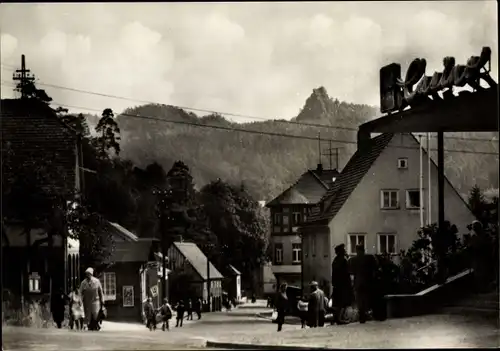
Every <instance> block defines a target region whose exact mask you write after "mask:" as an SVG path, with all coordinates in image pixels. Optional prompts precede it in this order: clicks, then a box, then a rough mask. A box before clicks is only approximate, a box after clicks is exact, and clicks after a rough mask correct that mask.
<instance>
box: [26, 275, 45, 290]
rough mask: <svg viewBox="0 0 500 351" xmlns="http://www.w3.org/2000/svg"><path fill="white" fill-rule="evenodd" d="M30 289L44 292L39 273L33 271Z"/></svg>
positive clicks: (29, 282)
mask: <svg viewBox="0 0 500 351" xmlns="http://www.w3.org/2000/svg"><path fill="white" fill-rule="evenodd" d="M28 289H29V292H30V293H40V292H42V278H41V277H40V276H39V275H38V273H31V274H30V275H29V278H28Z"/></svg>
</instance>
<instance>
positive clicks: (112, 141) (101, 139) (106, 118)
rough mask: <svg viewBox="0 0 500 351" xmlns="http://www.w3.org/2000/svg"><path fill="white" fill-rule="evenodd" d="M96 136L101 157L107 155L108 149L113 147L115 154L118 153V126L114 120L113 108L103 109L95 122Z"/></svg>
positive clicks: (117, 154)
mask: <svg viewBox="0 0 500 351" xmlns="http://www.w3.org/2000/svg"><path fill="white" fill-rule="evenodd" d="M95 129H96V132H97V134H98V136H97V138H96V140H95V141H96V145H97V149H98V150H99V152H100V156H101V157H107V156H108V152H109V150H111V149H113V150H114V153H115V155H116V156H119V154H120V128H119V127H118V123H117V122H116V121H115V118H114V114H113V110H111V109H110V108H106V109H104V111H103V112H102V117H101V119H100V120H99V123H97V126H96V128H95Z"/></svg>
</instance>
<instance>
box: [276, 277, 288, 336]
mask: <svg viewBox="0 0 500 351" xmlns="http://www.w3.org/2000/svg"><path fill="white" fill-rule="evenodd" d="M286 288H287V285H286V284H281V286H280V291H279V293H278V295H277V297H276V304H275V305H276V310H277V312H278V320H277V322H278V331H279V332H280V331H281V330H282V329H283V324H285V313H286V311H287V309H288V297H287V296H286Z"/></svg>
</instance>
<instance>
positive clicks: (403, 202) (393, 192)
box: [301, 133, 474, 292]
mask: <svg viewBox="0 0 500 351" xmlns="http://www.w3.org/2000/svg"><path fill="white" fill-rule="evenodd" d="M370 143H371V144H370V145H369V147H367V148H366V149H360V150H358V151H357V152H356V153H355V154H354V155H353V156H352V158H351V159H350V160H349V162H348V164H347V165H346V167H345V168H344V169H343V170H342V172H341V173H340V175H339V177H338V178H337V179H336V181H335V183H334V185H333V187H332V188H331V189H329V190H328V192H327V193H326V195H325V196H324V197H323V199H322V201H321V202H320V203H319V205H318V206H316V208H315V209H314V210H313V212H312V213H311V215H310V216H309V220H308V221H307V222H306V224H304V226H303V227H301V232H302V235H303V238H302V241H303V256H304V264H303V270H304V273H303V274H304V280H305V281H311V280H316V281H319V282H320V284H321V285H322V286H323V288H324V289H325V290H326V291H328V292H329V291H330V286H331V285H330V284H331V283H330V280H331V262H332V260H333V258H334V255H335V254H334V247H335V246H337V245H339V244H342V243H343V244H345V245H346V249H347V251H348V253H349V254H350V255H353V254H354V253H355V247H356V245H358V244H362V245H364V246H365V250H366V252H367V253H370V254H375V253H382V252H388V253H391V254H394V255H396V254H398V253H399V252H400V250H401V249H408V248H409V247H410V246H411V244H412V242H413V240H415V239H416V238H417V231H418V229H419V228H420V226H421V217H420V216H421V213H420V205H423V213H424V218H423V221H424V224H425V223H427V221H428V220H430V222H431V223H435V222H437V219H438V197H437V194H438V172H437V166H436V164H435V163H434V162H431V166H430V168H431V169H430V184H431V187H430V195H431V206H430V207H431V208H430V218H428V217H429V216H428V213H427V212H428V209H429V206H428V195H429V186H428V184H429V177H428V174H429V172H428V167H427V164H428V163H427V154H426V152H425V151H424V152H423V163H422V168H423V172H420V150H419V148H420V147H419V142H418V140H417V139H416V138H415V137H414V136H413V135H412V134H408V133H403V134H393V133H385V134H382V135H379V136H377V137H375V138H373V139H371V141H370ZM421 174H423V179H422V182H421V181H420V175H421ZM421 183H422V184H423V187H422V190H423V191H422V199H423V203H422V204H421V203H420V200H421V197H420V184H421ZM444 191H445V204H446V207H445V218H446V220H448V221H450V222H451V223H452V224H455V225H456V226H457V228H458V230H459V232H460V233H461V234H463V233H464V232H466V231H467V229H466V226H467V225H468V224H470V223H471V222H472V221H473V220H474V215H473V214H472V213H471V211H470V209H469V207H468V205H467V203H466V202H465V201H464V199H463V198H462V197H461V196H460V195H459V194H458V192H457V191H456V190H455V188H454V187H453V186H452V185H451V183H450V182H449V180H448V179H446V180H445V189H444Z"/></svg>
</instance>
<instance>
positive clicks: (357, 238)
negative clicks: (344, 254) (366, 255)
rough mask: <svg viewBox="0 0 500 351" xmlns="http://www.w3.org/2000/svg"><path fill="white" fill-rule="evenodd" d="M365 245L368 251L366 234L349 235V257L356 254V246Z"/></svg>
mask: <svg viewBox="0 0 500 351" xmlns="http://www.w3.org/2000/svg"><path fill="white" fill-rule="evenodd" d="M358 245H363V247H364V248H365V250H366V243H365V234H349V242H348V246H349V247H348V252H349V255H355V254H356V246H358Z"/></svg>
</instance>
